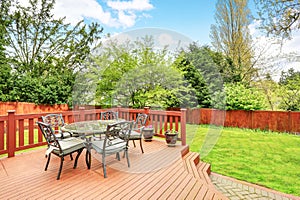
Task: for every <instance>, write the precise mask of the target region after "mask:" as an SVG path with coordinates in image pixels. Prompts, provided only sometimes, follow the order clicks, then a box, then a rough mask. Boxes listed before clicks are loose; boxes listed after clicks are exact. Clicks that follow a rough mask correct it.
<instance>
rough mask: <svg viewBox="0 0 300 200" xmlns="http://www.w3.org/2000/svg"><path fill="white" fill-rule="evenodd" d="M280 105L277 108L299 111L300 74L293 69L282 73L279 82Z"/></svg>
mask: <svg viewBox="0 0 300 200" xmlns="http://www.w3.org/2000/svg"><path fill="white" fill-rule="evenodd" d="M279 85H280V92H279V96H280V97H281V103H280V105H279V107H280V108H281V109H284V110H291V111H299V110H300V72H296V71H295V70H294V69H293V68H291V69H289V70H288V71H287V72H282V73H281V77H280V80H279Z"/></svg>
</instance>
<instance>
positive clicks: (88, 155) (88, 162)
mask: <svg viewBox="0 0 300 200" xmlns="http://www.w3.org/2000/svg"><path fill="white" fill-rule="evenodd" d="M85 163H86V166H87V168H88V169H91V163H92V155H91V152H90V151H88V150H86V153H85Z"/></svg>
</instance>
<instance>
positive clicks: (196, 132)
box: [187, 125, 300, 196]
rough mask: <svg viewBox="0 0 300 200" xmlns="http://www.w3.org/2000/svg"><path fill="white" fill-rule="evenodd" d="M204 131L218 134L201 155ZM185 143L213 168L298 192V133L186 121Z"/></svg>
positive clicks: (225, 173)
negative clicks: (192, 123) (223, 126)
mask: <svg viewBox="0 0 300 200" xmlns="http://www.w3.org/2000/svg"><path fill="white" fill-rule="evenodd" d="M214 129H215V130H214ZM212 130H213V131H212ZM208 133H209V134H210V135H212V136H213V137H215V136H216V135H219V137H218V139H217V141H216V144H215V145H214V146H213V148H212V150H211V151H209V153H208V154H207V156H205V157H201V152H203V149H202V150H201V147H202V145H203V144H204V140H205V138H206V135H207V134H208ZM187 143H188V144H189V145H190V149H191V151H195V152H200V157H201V160H203V161H204V162H208V163H210V164H211V166H212V171H213V172H216V173H219V174H223V175H226V176H230V177H234V178H237V179H240V180H244V181H248V182H251V183H255V184H258V185H263V186H265V187H269V188H272V189H275V190H278V191H282V192H284V193H289V194H293V195H296V196H300V170H299V169H300V168H299V167H300V156H299V155H300V154H299V153H300V137H299V136H295V135H289V134H284V133H273V132H263V131H257V130H249V129H238V128H223V129H219V128H216V127H210V126H199V125H187ZM212 143H213V142H212Z"/></svg>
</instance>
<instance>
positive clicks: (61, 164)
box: [56, 156, 64, 180]
mask: <svg viewBox="0 0 300 200" xmlns="http://www.w3.org/2000/svg"><path fill="white" fill-rule="evenodd" d="M63 164H64V157H63V156H62V157H60V166H59V170H58V174H57V178H56V179H57V180H59V179H60V174H61V170H62V167H63Z"/></svg>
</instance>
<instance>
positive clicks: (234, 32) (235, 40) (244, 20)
mask: <svg viewBox="0 0 300 200" xmlns="http://www.w3.org/2000/svg"><path fill="white" fill-rule="evenodd" d="M247 4H248V0H244V1H240V0H218V2H217V3H216V13H215V20H216V24H214V25H212V26H211V34H210V37H211V39H212V45H213V47H214V49H215V50H216V51H218V52H220V53H222V54H223V55H224V56H225V58H226V60H225V65H224V62H223V63H222V65H221V66H223V69H222V73H224V74H227V73H228V74H227V75H230V77H231V78H230V79H234V80H235V81H236V80H238V81H239V80H241V81H243V82H245V83H249V82H250V81H251V80H252V78H253V76H254V75H255V73H256V69H255V68H254V66H253V64H252V61H251V60H252V58H253V55H254V53H253V50H252V39H251V35H250V30H249V27H248V26H249V24H250V19H249V16H250V10H249V9H248V7H247ZM220 64H221V63H220ZM225 77H227V76H225Z"/></svg>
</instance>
